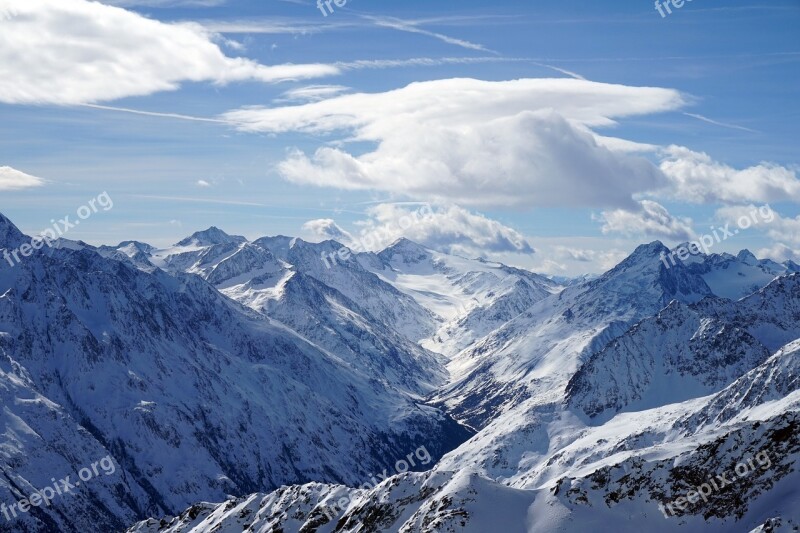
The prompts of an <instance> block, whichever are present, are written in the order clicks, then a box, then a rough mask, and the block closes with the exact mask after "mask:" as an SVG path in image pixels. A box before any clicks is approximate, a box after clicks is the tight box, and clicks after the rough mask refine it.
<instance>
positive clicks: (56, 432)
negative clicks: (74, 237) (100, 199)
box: [0, 227, 469, 531]
mask: <svg viewBox="0 0 800 533" xmlns="http://www.w3.org/2000/svg"><path fill="white" fill-rule="evenodd" d="M3 234H4V235H6V238H7V239H8V240H7V241H6V242H3V243H0V247H2V248H6V247H7V246H9V245H11V244H15V243H17V242H20V239H21V237H20V236H19V235H20V234H19V232H18V231H17V230H16V228H13V227H6V228H5V230H4V232H3ZM243 244H244V243H243ZM225 245H226V244H224V243H223V244H220V246H225ZM390 348H391V347H390V346H388V345H387V347H386V350H385V351H384V352H383V353H382V355H383V357H384V358H385V359H386V360H387V361H392V362H394V361H395V360H401V359H402V358H403V357H404V355H405V354H402V353H401V352H400V351H399V350H395V351H392V350H391V349H390ZM0 350H2V355H3V358H2V361H0V371H2V372H3V379H4V380H6V381H8V382H10V383H12V384H13V385H14V387H16V390H17V391H18V392H16V393H15V394H13V395H12V396H9V398H8V400H7V402H6V403H5V405H6V406H7V407H6V411H5V420H6V425H5V428H4V437H3V446H2V451H0V468H2V472H3V477H2V478H0V500H1V501H7V502H13V501H15V500H19V499H21V498H22V497H24V496H25V495H26V493H27V488H29V487H31V486H40V484H41V482H42V481H43V479H45V478H44V477H43V476H45V473H49V474H50V475H58V474H61V473H64V474H68V473H70V471H71V472H75V471H77V470H78V469H79V468H81V467H82V466H88V465H90V464H91V463H92V462H95V461H96V460H97V459H98V458H100V457H103V456H105V455H110V456H112V457H113V458H114V460H115V461H116V462H117V464H118V465H119V470H118V471H119V475H118V476H117V477H115V478H113V479H112V478H108V480H107V482H108V483H107V484H106V485H107V486H106V487H105V488H103V483H101V482H99V481H98V483H97V485H96V490H97V494H96V495H93V496H92V499H90V500H85V501H84V500H83V499H81V500H80V501H78V500H77V499H73V500H66V499H65V500H64V501H61V500H59V501H56V502H54V503H53V506H52V508H48V509H38V510H37V512H35V513H30V514H25V515H24V516H22V517H20V518H19V519H18V521H17V522H14V523H13V524H11V525H7V524H4V523H2V522H0V530H3V528H7V527H11V528H12V529H10V530H16V531H18V530H19V528H28V529H29V530H31V531H48V530H53V529H52V527H51V526H52V524H54V523H55V524H58V527H59V528H60V529H61V530H75V531H78V530H87V529H88V528H91V527H94V525H95V524H96V523H99V524H105V525H106V526H107V527H108V528H117V529H119V527H120V526H121V525H123V524H125V523H128V524H129V523H131V521H132V520H131V518H133V517H137V516H138V517H142V516H148V515H152V514H161V513H165V512H166V513H170V512H178V511H179V510H180V509H182V508H184V507H186V506H188V505H190V504H191V503H194V502H196V501H201V500H214V499H217V500H221V499H225V498H226V496H227V495H228V494H245V493H248V492H253V491H258V490H270V489H273V488H276V487H278V486H280V485H283V484H287V483H298V482H306V481H311V480H325V481H334V482H341V483H348V484H358V483H359V482H361V480H363V479H368V478H369V476H370V475H372V474H373V473H374V472H379V471H382V470H383V469H385V468H387V466H388V465H389V464H394V458H395V457H403V456H404V455H405V454H406V453H407V451H408V450H409V449H414V448H415V447H416V446H418V445H419V444H420V443H424V444H425V445H426V449H427V450H429V453H430V454H431V456H432V457H438V456H441V455H442V454H443V453H444V452H446V451H448V450H449V449H452V448H453V447H455V446H456V445H458V444H459V443H460V442H461V441H463V440H464V439H465V438H466V437H467V436H468V435H469V433H468V431H467V430H466V429H464V428H462V427H460V426H458V425H457V424H456V423H455V422H454V421H453V420H452V419H450V418H449V417H448V416H447V415H446V414H445V413H443V412H442V411H441V410H438V409H436V408H433V407H430V406H426V405H424V403H423V401H422V399H421V397H420V396H419V395H418V394H411V393H410V392H409V391H408V390H405V389H403V388H401V387H398V386H395V385H394V384H392V383H390V379H388V378H384V379H378V378H376V377H375V376H376V375H377V374H379V372H378V370H379V369H370V368H366V367H364V368H361V367H357V365H353V364H349V363H348V361H346V360H345V358H344V357H343V356H342V355H341V354H337V353H332V352H330V351H328V350H326V349H324V348H322V347H320V346H318V345H316V344H315V343H313V342H311V341H309V340H308V339H306V338H304V337H303V336H302V335H300V334H299V333H297V332H295V331H293V330H291V329H289V328H288V327H286V326H285V325H283V324H280V323H278V322H274V321H272V320H270V319H269V318H268V317H265V316H264V315H262V314H259V313H256V312H254V311H252V310H249V309H247V308H246V307H244V306H242V305H240V304H238V303H237V302H234V301H233V300H231V299H229V298H227V297H225V296H224V295H223V294H221V293H220V292H219V291H217V290H216V289H215V288H214V287H213V286H212V285H210V284H209V283H208V282H206V281H205V280H203V279H202V278H201V277H199V276H197V275H192V274H184V273H180V272H171V273H168V272H165V271H163V270H160V269H156V270H154V271H152V272H148V271H145V270H142V269H138V268H136V267H134V266H132V265H131V264H130V263H128V262H126V261H123V260H114V259H108V258H106V257H103V256H102V255H100V254H98V253H97V252H96V251H94V250H92V249H89V248H87V247H82V248H81V247H78V249H73V248H72V247H64V248H61V249H47V250H44V251H41V252H39V253H35V254H33V255H32V256H31V257H28V258H26V259H25V261H23V262H21V263H20V264H19V265H16V266H14V267H10V266H9V265H8V264H5V265H2V266H0ZM418 350H419V351H420V353H424V352H423V351H422V350H421V349H418ZM375 352H376V353H377V352H378V348H376V350H375ZM425 356H426V357H427V359H425V362H426V363H428V364H430V365H432V366H433V368H432V369H425V372H424V373H423V369H422V364H421V363H418V362H416V361H414V360H411V361H406V362H402V361H401V362H400V363H398V364H399V365H400V366H402V367H403V368H404V370H405V372H406V378H407V379H408V381H409V382H410V383H417V380H416V379H415V376H416V377H419V380H427V381H428V382H430V383H431V384H432V383H436V382H437V380H441V379H442V376H443V375H444V374H443V370H442V368H441V366H440V365H439V366H437V365H436V359H434V358H432V357H429V356H428V355H427V354H425ZM403 365H405V366H403ZM414 372H418V373H419V374H423V375H421V376H419V375H415V374H414ZM437 372H438V373H437ZM6 394H11V393H6ZM34 404H37V405H39V407H38V408H37V407H36V405H34ZM48 412H49V413H51V414H47V413H48ZM76 447H80V453H77V452H74V451H73V450H75V449H76ZM65 465H70V467H71V468H70V469H67V470H66V471H65V468H64V467H65ZM112 482H113V484H111V483H112ZM87 485H88V484H87ZM93 489H94V487H93V488H91V489H89V488H87V490H93ZM95 496H96V497H95ZM107 500H108V501H107ZM73 507H74V508H79V511H80V512H76V513H75V514H72V513H70V509H71V508H73ZM97 509H101V511H98V510H97ZM93 513H94V514H98V513H100V514H102V521H98V522H92V521H91V520H89V519H88V518H87V517H90V516H91V515H92V514H93ZM98 520H99V519H98ZM48 524H50V525H48ZM15 528H16V529H15Z"/></svg>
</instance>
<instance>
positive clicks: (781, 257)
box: [756, 243, 800, 263]
mask: <svg viewBox="0 0 800 533" xmlns="http://www.w3.org/2000/svg"><path fill="white" fill-rule="evenodd" d="M756 256H757V257H759V258H765V257H768V258H770V259H772V260H773V261H778V262H783V261H794V262H795V263H798V262H800V250H795V249H793V248H789V247H788V246H786V245H785V244H780V243H777V244H774V245H772V246H771V247H768V248H760V249H758V251H756Z"/></svg>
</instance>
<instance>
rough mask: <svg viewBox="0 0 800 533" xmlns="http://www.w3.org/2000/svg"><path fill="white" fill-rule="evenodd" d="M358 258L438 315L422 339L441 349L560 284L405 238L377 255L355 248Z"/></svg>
mask: <svg viewBox="0 0 800 533" xmlns="http://www.w3.org/2000/svg"><path fill="white" fill-rule="evenodd" d="M359 261H360V262H361V263H362V264H363V265H364V266H365V268H367V269H369V270H371V271H373V272H375V273H376V274H378V275H379V276H380V277H381V278H383V279H385V280H386V281H388V282H389V283H392V284H393V285H396V286H397V287H398V288H400V290H402V291H403V292H405V293H406V294H408V295H410V296H412V297H413V298H414V299H415V300H417V302H419V303H420V305H422V306H423V307H425V308H426V309H429V310H430V311H431V312H433V313H435V314H436V315H437V316H438V317H440V318H441V320H442V321H443V324H442V325H441V326H440V327H439V328H438V330H437V331H436V333H435V334H434V335H433V336H432V337H431V338H429V339H426V340H425V341H423V342H422V344H423V346H426V347H428V348H430V349H432V350H434V351H436V352H438V353H444V354H447V355H455V354H456V353H458V352H459V351H461V350H463V349H464V348H466V347H467V346H469V345H470V344H472V343H473V342H474V341H475V340H476V339H479V338H481V337H483V336H485V335H487V334H488V333H490V332H491V331H493V330H495V329H497V328H498V327H500V326H501V325H503V324H504V323H506V322H508V321H509V320H511V319H512V318H514V317H516V316H517V315H519V314H521V313H522V312H524V311H525V310H527V309H528V308H529V307H530V306H531V305H533V304H534V303H536V302H538V301H539V300H542V299H544V298H545V297H547V296H550V295H551V294H553V293H556V292H558V291H560V290H561V288H562V287H561V286H559V285H558V284H556V283H555V282H553V281H552V280H550V279H548V278H545V277H544V276H540V275H538V274H534V273H532V272H528V271H526V270H521V269H518V268H512V267H508V266H506V265H502V264H500V263H490V262H488V261H484V260H471V259H466V258H462V257H457V256H452V255H447V254H442V253H438V252H435V251H433V250H430V249H428V248H425V247H423V246H420V245H419V244H416V243H414V242H411V241H409V240H408V239H400V240H398V241H397V242H395V243H394V244H392V245H391V246H389V247H388V248H386V249H385V250H383V251H382V252H380V253H379V254H377V256H374V255H372V254H361V255H360V256H359Z"/></svg>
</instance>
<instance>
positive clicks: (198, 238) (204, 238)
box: [178, 226, 247, 246]
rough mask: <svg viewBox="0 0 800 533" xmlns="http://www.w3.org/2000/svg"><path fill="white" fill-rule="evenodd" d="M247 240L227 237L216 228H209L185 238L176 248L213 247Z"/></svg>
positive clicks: (236, 236)
mask: <svg viewBox="0 0 800 533" xmlns="http://www.w3.org/2000/svg"><path fill="white" fill-rule="evenodd" d="M246 240H247V239H245V238H244V237H239V236H238V235H228V234H227V233H225V232H224V231H222V230H221V229H219V228H218V227H216V226H211V227H210V228H208V229H207V230H205V231H197V232H195V233H193V234H192V235H191V236H189V237H186V238H185V239H183V240H182V241H181V242H179V243H178V246H191V245H195V246H213V245H215V244H229V243H232V242H239V243H241V242H245V241H246Z"/></svg>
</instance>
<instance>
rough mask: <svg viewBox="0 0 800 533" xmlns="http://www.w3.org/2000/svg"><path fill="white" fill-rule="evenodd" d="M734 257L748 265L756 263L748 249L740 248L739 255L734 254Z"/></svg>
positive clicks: (754, 257)
mask: <svg viewBox="0 0 800 533" xmlns="http://www.w3.org/2000/svg"><path fill="white" fill-rule="evenodd" d="M736 259H738V260H739V261H741V262H742V263H746V264H748V265H750V266H755V265H757V264H758V259H757V258H756V256H755V255H753V253H752V252H751V251H750V250H742V251H741V252H739V255H737V256H736Z"/></svg>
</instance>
